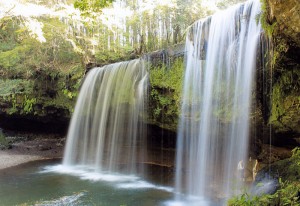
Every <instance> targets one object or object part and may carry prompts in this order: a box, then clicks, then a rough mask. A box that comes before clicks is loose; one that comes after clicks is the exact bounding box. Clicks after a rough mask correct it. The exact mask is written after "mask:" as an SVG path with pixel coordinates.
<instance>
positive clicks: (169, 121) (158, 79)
mask: <svg viewBox="0 0 300 206" xmlns="http://www.w3.org/2000/svg"><path fill="white" fill-rule="evenodd" d="M171 65H172V66H171V68H168V67H166V66H165V65H163V66H161V67H154V68H151V69H150V84H151V90H150V104H149V107H150V108H149V110H150V111H152V112H149V113H150V115H151V116H150V117H149V118H150V119H151V120H150V121H152V123H154V124H158V125H160V126H161V127H163V128H167V129H171V130H176V128H177V121H178V115H179V110H180V102H181V91H182V81H183V80H182V78H183V60H182V59H181V58H179V59H176V60H175V61H174V62H173V63H172V64H171Z"/></svg>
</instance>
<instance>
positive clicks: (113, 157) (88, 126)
mask: <svg viewBox="0 0 300 206" xmlns="http://www.w3.org/2000/svg"><path fill="white" fill-rule="evenodd" d="M147 87H148V73H147V72H146V69H145V65H144V62H143V60H139V59H138V60H132V61H128V62H121V63H116V64H111V65H107V66H104V67H101V68H94V69H93V70H92V71H90V72H89V73H88V75H87V76H86V78H85V81H84V84H83V85H82V88H81V90H80V94H79V97H78V100H77V103H76V107H75V111H74V114H73V116H72V120H71V124H70V127H69V132H68V137H67V143H66V149H65V154H64V159H63V165H65V166H75V165H81V166H87V167H90V168H92V169H93V170H95V171H98V172H109V173H112V172H123V173H127V174H137V172H141V170H142V168H138V167H139V166H138V165H141V164H138V163H140V162H142V161H143V158H144V153H143V152H144V151H145V148H146V145H145V141H144V140H145V135H144V133H143V132H144V127H143V124H142V123H141V121H140V118H142V116H143V114H144V112H145V103H146V97H147V95H146V94H147ZM140 148H142V149H140Z"/></svg>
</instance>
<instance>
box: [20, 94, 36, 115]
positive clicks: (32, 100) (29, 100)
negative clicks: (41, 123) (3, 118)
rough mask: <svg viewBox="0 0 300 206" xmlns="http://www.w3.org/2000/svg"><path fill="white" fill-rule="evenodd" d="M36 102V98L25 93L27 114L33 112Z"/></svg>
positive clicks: (25, 110)
mask: <svg viewBox="0 0 300 206" xmlns="http://www.w3.org/2000/svg"><path fill="white" fill-rule="evenodd" d="M35 103H36V98H28V96H27V95H25V99H24V103H23V111H24V113H25V114H28V113H31V112H33V106H34V104H35Z"/></svg>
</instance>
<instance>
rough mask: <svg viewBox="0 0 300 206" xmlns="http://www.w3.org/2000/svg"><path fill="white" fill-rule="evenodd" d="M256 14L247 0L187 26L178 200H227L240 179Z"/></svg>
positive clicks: (244, 158)
mask: <svg viewBox="0 0 300 206" xmlns="http://www.w3.org/2000/svg"><path fill="white" fill-rule="evenodd" d="M259 13H260V2H259V0H253V1H248V2H246V3H245V4H239V5H236V6H235V7H233V8H230V9H228V10H225V11H222V12H220V13H217V14H215V15H213V16H211V17H208V18H206V19H203V20H199V21H197V22H195V23H194V24H193V25H192V26H191V27H190V28H189V31H188V34H187V38H186V56H185V58H186V71H185V79H184V88H183V89H184V90H183V99H182V111H181V117H180V123H179V126H178V139H177V156H176V183H175V187H176V193H177V195H176V198H177V200H178V201H179V200H181V199H182V195H186V196H188V197H193V198H194V197H196V198H200V199H201V198H205V199H210V198H213V197H216V196H218V197H221V198H225V199H226V197H228V196H230V195H233V194H236V193H237V192H238V191H239V190H240V189H241V188H242V186H243V184H244V181H243V177H242V174H241V171H238V169H237V167H238V164H239V163H240V166H241V164H244V165H243V166H245V163H246V161H247V159H248V154H247V153H248V137H249V121H250V120H249V119H250V112H251V98H252V92H253V88H254V86H255V85H254V84H253V79H254V77H255V69H256V58H257V49H258V47H259V43H260V34H261V26H260V23H259V22H258V21H257V15H258V14H259ZM199 204H200V202H199V203H197V204H196V205H199ZM207 204H208V205H209V204H211V203H209V202H203V204H202V205H207ZM200 205H201V204H200Z"/></svg>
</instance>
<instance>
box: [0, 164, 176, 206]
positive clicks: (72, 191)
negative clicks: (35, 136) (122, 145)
mask: <svg viewBox="0 0 300 206" xmlns="http://www.w3.org/2000/svg"><path fill="white" fill-rule="evenodd" d="M86 171H87V170H83V169H82V168H64V167H62V165H59V162H58V161H38V162H33V163H28V164H24V165H20V166H17V167H13V168H10V169H6V170H1V171H0V200H1V201H0V205H4V206H9V205H103V206H105V205H109V206H113V205H116V206H121V205H122V206H125V205H126V206H129V205H133V206H134V205H144V206H147V205H149V206H152V205H162V204H164V203H165V202H166V201H167V200H170V199H172V196H173V193H172V190H173V189H172V188H170V187H164V186H161V185H160V186H159V185H155V184H153V183H150V182H146V181H144V180H142V179H140V178H138V177H134V176H124V175H117V174H115V175H111V174H105V173H104V174H103V173H102V174H100V173H95V172H86Z"/></svg>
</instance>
